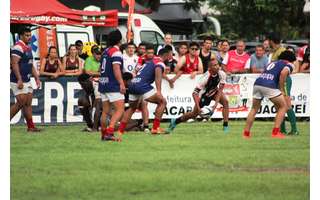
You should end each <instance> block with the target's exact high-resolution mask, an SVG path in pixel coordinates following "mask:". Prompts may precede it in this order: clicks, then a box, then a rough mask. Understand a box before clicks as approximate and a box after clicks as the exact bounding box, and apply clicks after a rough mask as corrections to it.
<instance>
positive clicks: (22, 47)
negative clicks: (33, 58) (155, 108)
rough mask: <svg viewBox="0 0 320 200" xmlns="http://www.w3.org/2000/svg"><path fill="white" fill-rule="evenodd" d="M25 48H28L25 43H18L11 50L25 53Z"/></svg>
mask: <svg viewBox="0 0 320 200" xmlns="http://www.w3.org/2000/svg"><path fill="white" fill-rule="evenodd" d="M25 46H26V45H25V44H24V43H23V42H21V41H18V42H16V43H15V45H14V46H13V47H12V48H11V50H12V51H19V52H21V53H23V52H24V50H25V49H26V47H25Z"/></svg>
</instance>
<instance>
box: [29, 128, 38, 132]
mask: <svg viewBox="0 0 320 200" xmlns="http://www.w3.org/2000/svg"><path fill="white" fill-rule="evenodd" d="M27 131H28V132H41V129H39V128H36V127H34V128H28V129H27Z"/></svg>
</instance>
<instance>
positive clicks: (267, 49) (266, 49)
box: [262, 39, 271, 63]
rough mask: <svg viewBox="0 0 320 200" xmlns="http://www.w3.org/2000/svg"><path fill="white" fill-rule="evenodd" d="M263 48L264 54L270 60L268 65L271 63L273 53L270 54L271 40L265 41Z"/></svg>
mask: <svg viewBox="0 0 320 200" xmlns="http://www.w3.org/2000/svg"><path fill="white" fill-rule="evenodd" d="M262 45H263V47H264V52H265V53H264V54H265V55H266V56H267V58H268V63H270V62H271V53H270V44H269V40H268V39H265V40H264V41H263V43H262Z"/></svg>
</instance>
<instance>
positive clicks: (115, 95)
mask: <svg viewBox="0 0 320 200" xmlns="http://www.w3.org/2000/svg"><path fill="white" fill-rule="evenodd" d="M101 100H102V102H104V101H109V102H111V103H112V102H115V101H119V100H124V95H123V94H121V93H120V92H108V93H101Z"/></svg>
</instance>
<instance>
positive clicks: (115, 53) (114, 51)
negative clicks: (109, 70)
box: [108, 46, 122, 57]
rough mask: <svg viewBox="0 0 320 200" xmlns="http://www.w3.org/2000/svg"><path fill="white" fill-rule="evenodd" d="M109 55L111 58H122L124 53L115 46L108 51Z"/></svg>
mask: <svg viewBox="0 0 320 200" xmlns="http://www.w3.org/2000/svg"><path fill="white" fill-rule="evenodd" d="M108 54H109V56H110V57H115V56H117V57H122V53H121V51H120V49H119V48H117V47H115V46H113V47H110V48H109V49H108Z"/></svg>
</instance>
